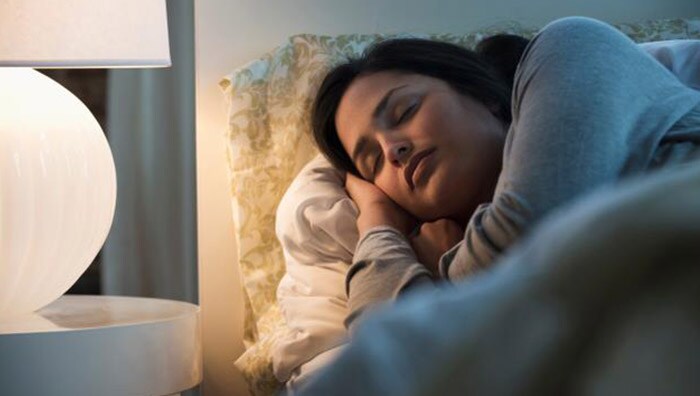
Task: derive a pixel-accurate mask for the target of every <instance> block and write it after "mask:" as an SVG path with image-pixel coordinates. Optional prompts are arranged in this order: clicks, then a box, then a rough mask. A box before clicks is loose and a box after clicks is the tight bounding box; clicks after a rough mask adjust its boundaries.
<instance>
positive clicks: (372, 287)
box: [345, 226, 433, 331]
mask: <svg viewBox="0 0 700 396" xmlns="http://www.w3.org/2000/svg"><path fill="white" fill-rule="evenodd" d="M432 284H433V281H432V276H431V274H430V271H428V269H427V268H425V267H424V266H423V265H422V264H420V263H419V262H418V259H417V258H416V255H415V253H414V252H413V248H412V247H411V245H410V243H409V242H408V240H407V239H406V237H404V236H403V234H401V232H399V231H398V230H396V229H394V228H392V227H389V226H378V227H374V228H371V229H370V230H368V231H367V232H366V233H365V234H364V235H363V236H362V237H361V238H360V241H359V242H358V244H357V249H356V250H355V255H354V257H353V264H352V265H351V266H350V269H349V270H348V274H347V277H346V292H347V295H348V310H349V312H350V314H349V315H348V317H347V319H346V320H345V326H346V327H348V328H349V329H350V330H351V331H352V329H353V327H354V326H353V324H354V322H355V320H356V318H357V317H358V316H359V315H360V314H361V313H363V312H364V311H366V310H367V309H369V308H372V307H374V306H376V305H377V304H379V303H381V302H384V301H391V300H394V299H396V298H397V297H398V296H399V295H401V294H402V293H404V292H406V291H407V290H409V289H413V288H416V287H420V286H432Z"/></svg>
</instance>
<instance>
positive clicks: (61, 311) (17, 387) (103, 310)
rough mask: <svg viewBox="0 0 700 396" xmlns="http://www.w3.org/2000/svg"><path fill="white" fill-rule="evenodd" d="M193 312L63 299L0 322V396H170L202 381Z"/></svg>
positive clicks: (163, 305)
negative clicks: (1, 395)
mask: <svg viewBox="0 0 700 396" xmlns="http://www.w3.org/2000/svg"><path fill="white" fill-rule="evenodd" d="M201 378H202V353H201V341H200V321H199V307H198V306H196V305H193V304H189V303H185V302H179V301H171V300H161V299H153V298H138V297H114V296H80V295H64V296H63V297H61V298H59V299H58V300H56V301H55V302H53V303H51V304H49V305H48V306H46V307H44V308H42V309H40V310H38V311H36V312H34V313H33V314H29V315H26V316H20V317H13V318H10V319H5V318H0V394H3V395H12V396H25V395H26V396H35V395H53V396H62V395H65V396H82V395H85V396H96V395H100V396H111V395H113V396H126V395H134V396H146V395H172V394H177V393H179V392H181V391H184V390H187V389H190V388H192V387H194V386H196V385H197V384H199V382H200V381H201Z"/></svg>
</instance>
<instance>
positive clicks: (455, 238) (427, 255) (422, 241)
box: [410, 219, 464, 278]
mask: <svg viewBox="0 0 700 396" xmlns="http://www.w3.org/2000/svg"><path fill="white" fill-rule="evenodd" d="M463 237H464V230H463V229H462V227H461V226H460V225H459V223H457V222H456V221H454V220H450V219H438V220H436V221H433V222H430V223H423V224H421V226H420V230H419V232H418V234H417V235H415V236H412V237H411V238H410V241H411V246H412V247H413V251H415V252H416V256H417V257H418V261H419V262H420V263H421V264H423V265H424V266H425V267H426V268H428V270H430V271H431V272H432V273H433V276H435V277H436V278H437V277H438V276H439V274H440V271H439V262H440V257H441V256H442V255H443V254H444V253H445V252H446V251H448V250H449V249H450V248H452V247H453V246H454V245H456V244H457V243H459V241H461V240H462V238H463Z"/></svg>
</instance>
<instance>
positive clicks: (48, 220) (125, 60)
mask: <svg viewBox="0 0 700 396" xmlns="http://www.w3.org/2000/svg"><path fill="white" fill-rule="evenodd" d="M169 65H170V50H169V46H168V27H167V14H166V4H165V0H118V1H115V0H2V1H0V317H9V316H14V315H20V314H24V313H30V312H33V311H35V310H37V309H40V308H42V307H44V306H45V305H47V304H49V303H51V302H53V301H54V300H56V299H57V298H58V297H60V296H61V295H62V294H63V293H65V292H66V291H67V290H68V289H69V288H70V287H71V286H72V285H73V284H74V283H75V282H76V281H77V280H78V278H79V277H80V275H81V274H82V273H83V272H85V270H86V269H87V268H88V266H89V265H90V263H91V262H92V261H93V259H94V258H95V256H96V255H97V253H98V252H99V250H100V248H101V247H102V245H103V244H104V241H105V239H106V238H107V234H108V232H109V228H110V226H111V224H112V218H113V216H114V208H115V203H116V173H115V168H114V161H113V159H112V153H111V151H110V149H109V146H108V144H107V139H106V138H105V135H104V133H103V132H102V129H101V128H100V126H99V124H98V123H97V120H96V119H95V117H94V116H93V115H92V114H91V113H90V111H89V110H88V109H87V107H86V106H85V105H84V104H83V103H82V102H81V101H80V100H79V99H78V98H76V97H75V96H73V95H72V94H71V93H70V92H69V91H68V90H67V89H65V88H63V87H62V86H61V85H60V84H58V83H56V82H54V81H53V80H51V79H50V78H48V77H46V76H44V75H43V74H41V73H39V72H37V71H35V70H32V69H31V68H32V67H34V68H107V67H110V68H111V67H166V66H169Z"/></svg>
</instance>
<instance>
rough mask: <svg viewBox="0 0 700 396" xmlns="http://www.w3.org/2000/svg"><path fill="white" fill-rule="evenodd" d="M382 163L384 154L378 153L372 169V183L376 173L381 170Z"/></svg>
mask: <svg viewBox="0 0 700 396" xmlns="http://www.w3.org/2000/svg"><path fill="white" fill-rule="evenodd" d="M383 163H384V154H383V153H382V152H381V151H380V152H379V154H377V158H376V159H375V160H374V166H373V167H372V181H374V178H375V177H377V173H378V172H379V171H380V170H382V164H383Z"/></svg>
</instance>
